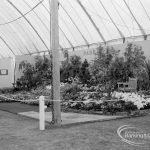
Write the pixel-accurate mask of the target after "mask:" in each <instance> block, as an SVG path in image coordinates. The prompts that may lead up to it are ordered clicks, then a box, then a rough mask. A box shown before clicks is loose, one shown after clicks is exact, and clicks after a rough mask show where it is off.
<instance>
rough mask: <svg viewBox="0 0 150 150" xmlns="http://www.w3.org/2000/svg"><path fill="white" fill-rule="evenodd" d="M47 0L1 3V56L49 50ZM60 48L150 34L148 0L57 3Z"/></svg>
mask: <svg viewBox="0 0 150 150" xmlns="http://www.w3.org/2000/svg"><path fill="white" fill-rule="evenodd" d="M49 4H50V0H1V1H0V8H1V9H0V57H9V56H14V55H25V54H33V53H39V52H47V51H49V50H50V9H49V8H50V7H49ZM58 7H59V40H60V41H59V43H60V48H61V49H75V48H80V47H83V46H92V45H97V44H100V43H102V44H107V43H113V42H115V41H120V42H125V41H126V40H130V39H135V38H142V40H143V39H145V40H146V39H148V38H149V34H150V1H149V0H93V1H91V0H59V5H58Z"/></svg>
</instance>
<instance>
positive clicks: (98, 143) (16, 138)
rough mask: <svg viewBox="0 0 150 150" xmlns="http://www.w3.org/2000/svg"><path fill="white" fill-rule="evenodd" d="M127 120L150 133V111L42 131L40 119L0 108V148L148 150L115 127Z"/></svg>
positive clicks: (32, 149)
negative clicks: (123, 137)
mask: <svg viewBox="0 0 150 150" xmlns="http://www.w3.org/2000/svg"><path fill="white" fill-rule="evenodd" d="M128 124H129V125H134V126H138V127H140V128H141V129H145V130H147V131H148V132H149V133H150V115H148V116H144V117H137V118H132V119H121V120H113V121H106V122H97V123H89V124H82V125H76V126H70V127H62V128H50V126H49V124H46V126H47V129H46V130H45V131H39V129H38V121H37V120H33V119H30V118H26V117H22V116H19V115H15V114H12V113H8V112H4V111H0V150H149V149H150V147H145V148H143V147H136V146H131V145H128V144H126V143H124V142H122V141H121V140H120V138H119V136H118V135H117V133H116V131H117V129H118V127H120V126H122V125H128Z"/></svg>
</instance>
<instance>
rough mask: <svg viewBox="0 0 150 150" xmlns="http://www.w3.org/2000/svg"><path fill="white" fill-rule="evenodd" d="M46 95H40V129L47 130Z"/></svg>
mask: <svg viewBox="0 0 150 150" xmlns="http://www.w3.org/2000/svg"><path fill="white" fill-rule="evenodd" d="M44 99H45V98H44V96H40V97H39V127H40V130H45V109H46V108H47V107H46V106H45V103H44Z"/></svg>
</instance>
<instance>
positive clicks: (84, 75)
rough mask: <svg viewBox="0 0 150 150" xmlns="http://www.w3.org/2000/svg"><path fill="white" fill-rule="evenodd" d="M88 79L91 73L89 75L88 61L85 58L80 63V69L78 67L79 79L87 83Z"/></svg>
mask: <svg viewBox="0 0 150 150" xmlns="http://www.w3.org/2000/svg"><path fill="white" fill-rule="evenodd" d="M90 79H91V75H90V72H89V63H88V62H87V60H86V59H85V60H84V62H83V63H82V65H81V69H80V72H79V80H80V81H81V83H83V84H89V82H90Z"/></svg>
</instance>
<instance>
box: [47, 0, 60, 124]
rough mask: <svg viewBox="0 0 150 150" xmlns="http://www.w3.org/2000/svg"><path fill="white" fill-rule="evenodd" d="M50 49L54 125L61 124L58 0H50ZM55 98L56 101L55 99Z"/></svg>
mask: <svg viewBox="0 0 150 150" xmlns="http://www.w3.org/2000/svg"><path fill="white" fill-rule="evenodd" d="M50 9H51V10H50V11H51V16H50V21H51V26H50V27H51V36H50V37H51V39H50V40H51V42H50V43H51V50H52V96H53V109H52V110H53V112H52V115H53V116H52V118H53V120H52V121H53V123H54V124H55V125H61V108H60V101H59V100H60V58H59V29H58V0H51V6H50ZM55 100H56V101H55Z"/></svg>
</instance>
